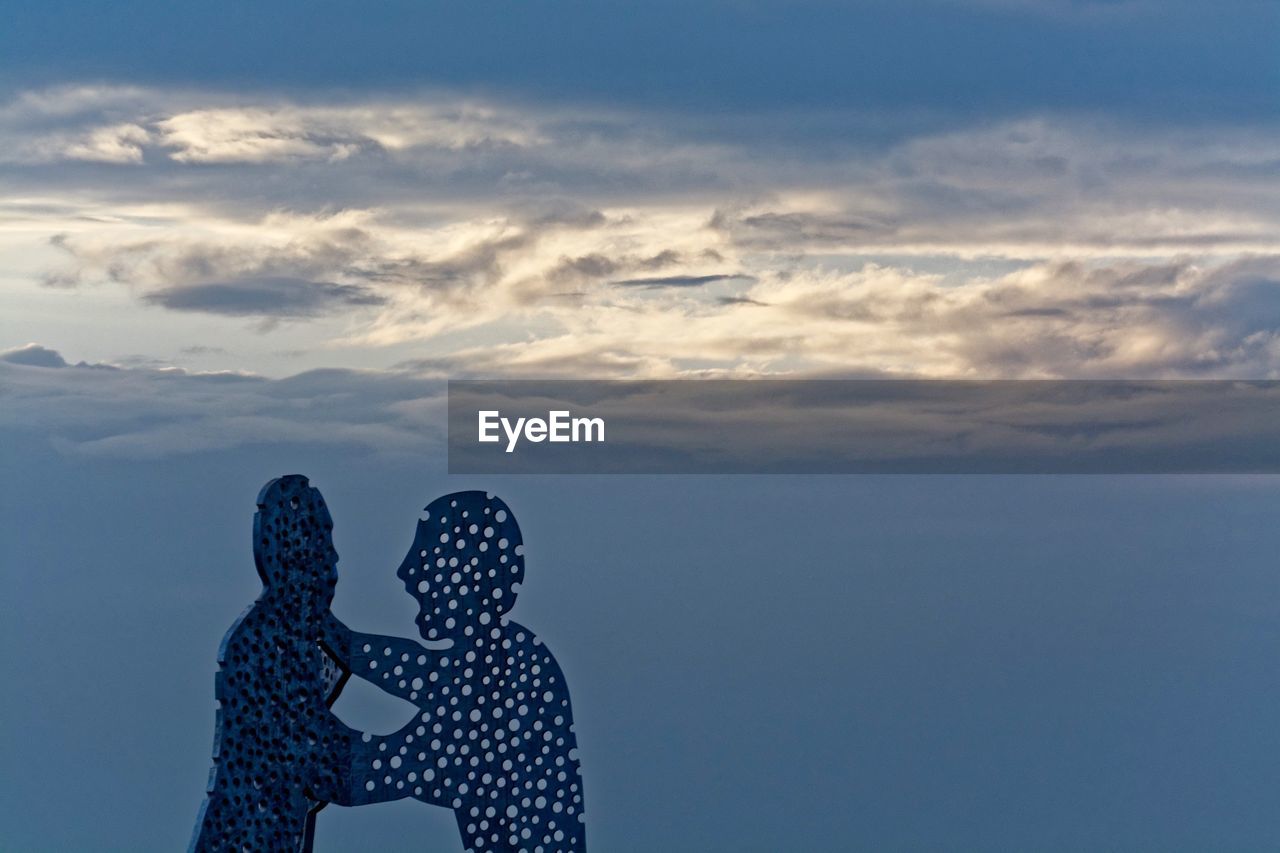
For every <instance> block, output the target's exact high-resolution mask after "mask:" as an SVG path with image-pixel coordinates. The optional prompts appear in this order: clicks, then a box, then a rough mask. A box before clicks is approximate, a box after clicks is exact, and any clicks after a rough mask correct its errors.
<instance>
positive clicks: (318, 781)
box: [190, 475, 586, 853]
mask: <svg viewBox="0 0 1280 853" xmlns="http://www.w3.org/2000/svg"><path fill="white" fill-rule="evenodd" d="M332 527H333V523H332V520H331V518H330V516H329V513H328V509H327V508H326V507H325V504H324V499H323V498H322V497H321V495H320V492H319V491H318V490H316V489H314V488H312V487H311V486H310V485H309V483H308V481H307V479H306V478H305V477H301V476H297V475H293V476H288V477H282V478H280V479H278V480H273V481H272V482H270V483H268V484H267V485H266V486H265V487H264V488H263V490H262V492H261V493H260V494H259V496H258V513H257V514H256V515H255V517H254V556H255V562H256V563H257V566H258V573H259V575H260V576H261V578H262V581H263V591H262V594H261V595H260V596H259V598H258V600H257V601H256V602H255V603H254V604H253V605H252V606H251V607H250V608H249V609H248V610H247V611H245V613H244V614H243V615H242V616H241V617H240V618H239V619H238V620H236V622H235V624H234V625H232V627H231V630H230V631H228V633H227V636H226V638H225V639H224V640H223V644H222V647H221V650H220V652H219V656H218V660H219V666H220V670H219V673H218V676H217V680H216V686H215V695H216V696H217V699H218V701H219V709H218V716H217V734H216V735H215V741H214V756H213V757H214V766H213V770H212V771H211V773H210V780H209V788H208V797H207V799H206V801H205V804H204V805H203V806H202V808H201V810H200V815H199V818H198V820H197V825H196V830H195V836H194V837H193V839H192V842H191V847H190V849H191V850H192V851H214V850H236V851H243V850H249V851H277V850H278V851H290V853H292V851H309V850H310V849H311V844H312V840H313V836H314V831H315V815H316V812H317V811H319V809H321V808H322V807H323V806H324V805H326V804H327V803H338V804H340V805H351V806H354V805H362V804H366V803H373V802H383V801H386V800H394V799H400V798H403V797H414V798H417V799H419V800H422V801H423V802H426V803H431V804H435V805H442V806H445V807H447V808H450V809H452V810H453V812H454V815H455V818H456V820H457V823H458V829H459V832H460V834H461V836H462V840H463V843H464V846H465V848H466V849H467V850H469V851H476V853H480V851H498V850H503V851H507V850H510V851H516V850H528V851H538V850H540V851H544V853H550V851H574V852H575V853H576V851H583V850H585V849H586V841H585V828H584V824H583V822H582V806H583V795H582V781H581V775H580V772H579V766H578V761H577V757H576V742H575V738H574V734H573V714H572V709H571V707H570V703H569V694H568V690H567V687H566V685H565V680H564V676H563V674H562V673H561V671H560V669H559V667H558V665H557V664H556V662H555V659H554V658H553V657H552V656H551V654H550V652H549V651H547V649H546V648H545V647H544V646H543V645H542V644H541V643H540V642H539V641H538V639H537V638H536V637H535V635H534V634H533V632H532V631H530V630H529V629H527V628H524V627H523V626H521V625H519V624H517V623H515V622H512V621H510V619H509V618H508V616H507V614H508V612H509V611H510V609H511V607H512V605H513V604H514V603H515V597H516V593H517V591H518V589H519V585H520V583H521V582H522V580H523V578H524V557H523V546H522V540H521V536H520V529H519V527H518V526H517V524H516V521H515V518H514V517H513V516H512V515H511V512H510V510H509V509H508V508H507V506H506V504H505V503H503V502H502V501H501V500H500V499H498V498H496V497H494V496H490V495H486V494H485V493H484V492H458V493H455V494H451V495H446V496H445V497H442V498H439V499H438V500H436V501H434V502H432V503H431V504H430V505H429V506H428V507H427V508H426V510H425V515H424V517H423V518H422V519H421V520H420V521H419V523H418V527H417V532H416V535H415V537H414V541H413V545H412V547H411V548H410V550H409V553H408V554H407V555H406V557H405V559H404V561H403V562H402V563H401V565H400V567H399V569H398V572H397V574H398V575H399V577H400V578H401V580H402V581H403V582H404V584H405V589H406V590H407V591H408V592H409V593H410V594H411V595H412V596H413V597H414V598H415V600H416V601H417V602H418V605H419V614H418V617H417V623H418V628H419V632H420V633H421V635H422V636H423V638H424V639H427V640H431V641H442V640H447V641H451V645H450V647H449V648H446V649H428V648H425V647H423V646H422V645H420V644H419V643H417V642H416V641H413V640H407V639H399V638H394V637H384V636H380V635H373V634H360V633H356V632H353V631H351V630H350V629H349V628H347V627H346V626H345V625H343V624H342V623H341V622H340V621H339V620H338V619H337V618H336V617H334V616H333V615H332V613H330V612H329V604H330V602H331V601H332V598H333V592H334V587H335V585H336V583H337V559H338V557H337V553H336V551H334V549H333V543H332V537H331V530H332ZM350 675H357V676H358V677H361V678H365V679H367V680H368V681H370V682H371V683H373V684H376V685H377V686H379V687H380V688H382V689H383V690H385V691H387V692H388V693H390V694H392V695H395V696H399V697H401V698H403V699H406V700H408V701H409V702H411V703H413V704H415V705H417V706H418V708H419V709H420V710H419V713H418V714H416V715H415V716H414V717H413V719H411V720H409V721H408V722H407V723H406V724H405V725H404V727H402V728H401V729H400V730H399V731H398V732H396V733H395V734H392V735H388V736H383V737H379V736H371V735H366V734H361V733H359V732H356V731H353V730H352V729H350V728H348V727H347V726H346V725H345V724H344V723H342V721H341V720H339V719H338V718H337V717H336V716H335V715H334V714H333V713H332V711H330V709H329V706H330V705H332V704H333V701H334V700H335V699H336V698H337V696H338V694H339V693H340V691H341V689H342V685H343V684H344V683H345V681H346V679H347V678H348V677H349V676H350Z"/></svg>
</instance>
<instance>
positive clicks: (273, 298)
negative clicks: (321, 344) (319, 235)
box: [142, 277, 386, 318]
mask: <svg viewBox="0 0 1280 853" xmlns="http://www.w3.org/2000/svg"><path fill="white" fill-rule="evenodd" d="M142 298H143V300H144V301H146V302H149V303H151V304H153V305H159V306H161V307H163V308H168V309H169V310H171V311H199V312H204V313H207V314H226V315H229V316H232V317H246V316H251V317H273V318H302V317H314V316H316V315H318V314H322V313H332V312H335V311H341V310H345V309H347V308H351V307H368V306H374V305H382V304H385V302H386V299H385V298H384V297H382V296H379V295H377V294H376V293H374V292H372V291H371V290H370V289H369V288H367V287H358V286H356V285H353V284H333V283H331V282H324V281H307V280H305V279H298V278H284V277H264V278H246V279H239V280H237V281H218V282H209V283H206V284H192V285H185V286H180V287H171V288H167V289H165V290H156V291H152V292H150V293H147V294H146V295H144V296H143V297H142Z"/></svg>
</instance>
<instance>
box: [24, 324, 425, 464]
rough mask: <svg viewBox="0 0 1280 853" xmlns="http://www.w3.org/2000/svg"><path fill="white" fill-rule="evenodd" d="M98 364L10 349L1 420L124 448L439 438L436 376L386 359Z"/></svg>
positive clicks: (402, 443)
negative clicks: (255, 368) (321, 364)
mask: <svg viewBox="0 0 1280 853" xmlns="http://www.w3.org/2000/svg"><path fill="white" fill-rule="evenodd" d="M24 349H26V350H30V349H31V348H30V347H27V348H24ZM36 349H38V350H40V351H41V352H44V353H53V354H54V355H55V356H56V353H54V351H53V350H50V349H46V348H44V347H38V348H36ZM46 357H47V356H46ZM59 361H60V362H61V359H59ZM99 367H100V366H99V365H88V364H83V363H81V364H77V365H74V366H65V367H62V369H60V370H32V369H29V365H26V364H21V363H20V362H19V363H14V362H11V361H10V359H8V358H0V388H3V394H4V398H5V405H4V406H0V430H16V431H19V432H23V433H28V434H32V435H35V436H38V437H40V438H41V439H42V440H47V441H49V442H50V443H51V444H52V445H53V446H54V447H55V448H56V449H58V450H59V451H62V452H64V453H71V454H77V455H78V454H86V455H101V456H114V457H126V458H161V457H166V456H173V455H180V454H190V453H197V452H202V451H207V450H215V449H226V448H235V447H246V446H252V445H264V444H273V443H283V444H286V445H291V446H299V445H305V446H342V447H344V448H348V449H352V448H358V449H362V450H364V451H367V452H372V453H384V454H398V453H417V454H426V453H430V452H432V451H433V450H434V449H436V448H438V447H439V445H440V441H441V436H442V429H441V427H440V424H441V423H442V422H443V418H442V414H441V412H442V406H443V394H444V386H443V383H442V382H440V381H438V380H429V379H421V378H418V377H415V376H409V375H407V374H404V373H394V372H386V371H383V372H377V371H359V370H315V371H309V372H306V373H300V374H297V375H295V376H290V377H287V378H284V379H267V378H263V377H261V376H254V375H248V374H242V373H193V372H188V371H185V370H181V369H178V368H172V367H169V368H164V369H155V368H152V367H146V366H140V367H122V368H115V369H109V370H108V369H95V368H99Z"/></svg>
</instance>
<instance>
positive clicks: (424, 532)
mask: <svg viewBox="0 0 1280 853" xmlns="http://www.w3.org/2000/svg"><path fill="white" fill-rule="evenodd" d="M522 542H523V540H522V539H521V538H520V527H519V525H517V524H516V519H515V516H513V515H512V514H511V510H509V509H507V505H506V504H505V503H503V502H502V500H501V499H500V498H498V497H495V496H493V495H487V494H485V493H484V492H454V493H453V494H451V495H445V496H444V497H442V498H438V499H437V500H434V501H432V502H431V504H430V505H429V506H428V507H427V508H426V510H424V511H423V514H422V520H421V521H419V522H418V532H417V534H416V535H415V536H414V540H413V547H412V548H410V549H409V553H408V554H407V555H406V556H405V558H404V562H403V563H401V564H400V569H399V570H398V571H397V572H396V574H397V575H399V577H400V580H402V581H404V588H405V589H406V590H408V592H409V594H410V595H412V596H413V597H414V598H415V599H417V601H418V630H419V631H420V632H421V633H422V636H423V637H424V638H426V639H428V640H446V639H453V638H457V637H469V636H473V635H474V634H476V633H477V632H479V631H481V630H487V628H488V627H490V626H493V625H496V624H497V622H498V620H499V618H500V617H501V616H502V615H503V614H504V613H507V612H508V611H510V610H511V607H512V605H514V604H515V603H516V593H517V592H518V591H519V589H520V583H521V582H522V581H523V580H524V556H523V554H524V547H523V545H522Z"/></svg>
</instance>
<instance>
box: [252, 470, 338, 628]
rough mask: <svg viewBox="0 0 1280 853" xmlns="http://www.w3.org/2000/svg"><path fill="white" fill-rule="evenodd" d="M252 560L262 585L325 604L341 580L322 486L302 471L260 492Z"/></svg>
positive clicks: (254, 524)
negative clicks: (306, 596) (321, 490)
mask: <svg viewBox="0 0 1280 853" xmlns="http://www.w3.org/2000/svg"><path fill="white" fill-rule="evenodd" d="M253 558H254V562H255V563H256V564H257V566H258V576H259V577H261V578H262V583H263V586H265V587H267V588H268V589H273V590H276V591H280V592H284V593H297V594H298V595H300V596H302V595H308V596H310V597H311V598H312V599H313V600H314V599H316V598H318V599H319V600H320V601H321V602H324V603H326V604H327V602H328V601H329V600H331V599H332V598H333V588H334V586H335V585H336V584H337V583H338V552H337V551H335V550H334V548H333V519H332V518H330V516H329V508H328V507H327V506H325V503H324V498H323V497H322V496H321V495H320V490H319V489H313V488H311V485H310V484H309V483H308V482H307V478H306V477H304V476H302V475H301V474H289V475H287V476H284V477H280V478H279V479H276V480H272V481H271V482H269V483H267V484H266V485H265V486H263V487H262V491H260V492H259V493H258V512H257V514H256V515H254V517H253Z"/></svg>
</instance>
